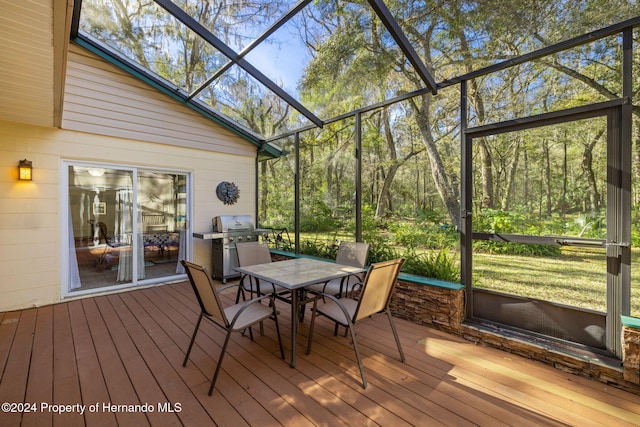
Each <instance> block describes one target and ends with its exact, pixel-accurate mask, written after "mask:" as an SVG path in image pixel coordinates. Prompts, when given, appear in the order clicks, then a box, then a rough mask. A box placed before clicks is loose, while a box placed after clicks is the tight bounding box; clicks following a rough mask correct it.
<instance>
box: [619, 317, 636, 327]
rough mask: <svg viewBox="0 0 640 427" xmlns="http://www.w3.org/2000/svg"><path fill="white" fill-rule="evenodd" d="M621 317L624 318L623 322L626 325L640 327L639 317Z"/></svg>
mask: <svg viewBox="0 0 640 427" xmlns="http://www.w3.org/2000/svg"><path fill="white" fill-rule="evenodd" d="M620 319H621V320H622V324H623V325H624V326H628V327H629V328H636V329H640V319H639V318H637V317H631V316H620Z"/></svg>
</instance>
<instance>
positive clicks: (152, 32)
mask: <svg viewBox="0 0 640 427" xmlns="http://www.w3.org/2000/svg"><path fill="white" fill-rule="evenodd" d="M74 17H75V19H74V23H73V27H72V31H71V32H72V39H73V41H74V42H75V43H78V44H80V45H82V46H84V47H86V48H88V49H90V50H91V51H93V52H95V53H97V54H98V55H100V56H102V57H103V58H105V59H107V60H109V61H111V62H112V63H114V64H116V65H118V66H120V67H122V68H123V69H124V70H126V71H128V72H130V73H132V74H134V75H136V76H138V77H139V78H141V79H143V80H145V81H146V82H148V83H149V84H151V85H153V86H154V87H156V88H157V89H159V90H161V91H163V92H164V93H166V94H167V95H168V96H171V97H173V98H174V99H176V100H179V101H180V102H183V103H184V104H185V105H187V106H189V107H191V108H193V109H194V110H196V111H198V112H200V113H202V114H203V115H205V116H207V117H209V118H211V119H212V120H215V121H217V122H218V123H220V124H222V125H223V126H225V127H227V128H228V129H231V130H232V131H234V132H236V133H238V134H239V135H241V136H242V137H244V138H246V139H247V140H249V141H251V142H253V143H254V144H255V145H256V147H257V151H258V160H259V161H258V162H257V164H256V167H257V172H258V173H257V175H258V183H257V188H258V197H257V203H256V206H257V211H256V213H255V214H256V217H257V220H258V223H259V226H260V227H271V228H273V229H274V234H273V236H277V239H275V238H274V239H273V240H272V243H273V245H274V246H277V247H278V248H279V249H282V250H285V251H289V252H295V253H302V254H308V255H316V256H323V257H327V258H332V257H333V256H335V250H336V247H337V242H339V241H340V240H354V241H355V240H358V241H361V240H363V241H367V242H369V243H371V245H372V249H371V254H370V259H369V261H370V262H373V261H378V260H382V259H388V258H391V257H395V256H405V257H406V258H407V262H406V263H405V272H406V273H413V274H417V275H424V276H430V277H436V278H439V279H444V280H449V281H456V282H457V281H460V282H461V283H462V284H464V285H465V287H466V292H467V304H466V317H467V318H468V319H479V320H481V321H487V322H495V323H497V324H500V325H506V326H509V327H513V328H517V329H521V330H526V331H529V332H530V333H532V334H535V335H543V336H548V337H553V338H557V339H560V340H564V341H568V342H571V343H574V344H576V345H578V346H586V347H589V348H593V349H596V350H597V351H600V352H602V353H604V354H607V355H611V356H614V357H620V355H621V348H620V338H619V337H620V327H621V326H620V315H621V314H622V315H629V314H631V315H635V316H640V286H639V285H638V283H640V273H638V269H637V268H634V266H635V265H637V260H640V252H639V249H638V245H639V244H640V210H639V208H640V192H639V191H638V184H639V183H640V107H638V91H639V90H640V74H639V72H638V67H637V64H639V63H640V50H639V49H638V40H639V32H638V31H639V30H638V26H639V25H640V5H638V2H637V1H635V0H634V1H628V0H626V1H622V0H620V1H618V0H609V1H586V2H574V1H563V0H553V1H552V0H542V1H538V0H536V1H522V0H513V1H511V0H493V1H491V0H487V1H480V2H477V1H395V0H394V1H388V0H387V1H383V0H367V1H364V0H363V1H353V2H343V1H322V0H320V1H313V2H312V1H310V0H303V1H299V2H294V1H262V0H256V1H213V0H182V1H173V2H172V1H169V0H156V1H133V0H111V1H107V0H83V1H76V2H75V14H74ZM634 65H635V66H634ZM176 177H177V178H178V179H179V176H178V175H176V176H174V177H173V178H174V179H175V178H176ZM172 209H173V208H172ZM139 270H140V271H144V270H145V269H144V266H142V267H140V268H139Z"/></svg>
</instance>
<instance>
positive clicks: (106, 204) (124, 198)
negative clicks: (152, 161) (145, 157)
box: [63, 162, 189, 294]
mask: <svg viewBox="0 0 640 427" xmlns="http://www.w3.org/2000/svg"><path fill="white" fill-rule="evenodd" d="M65 170H66V171H67V177H68V180H67V182H66V185H65V187H66V190H67V191H66V195H67V200H66V206H67V209H66V212H67V221H66V222H67V224H68V229H67V231H66V234H67V235H68V238H67V239H65V244H66V246H67V250H66V251H64V253H65V254H66V255H67V256H66V257H65V263H66V264H68V274H67V278H66V280H65V284H64V285H63V287H64V288H65V289H64V290H65V292H64V293H65V294H67V293H79V292H83V291H91V290H94V289H102V288H106V287H120V286H131V285H136V284H148V283H154V282H160V281H165V280H168V279H171V278H173V277H174V276H177V277H180V276H181V275H183V274H184V271H183V270H182V266H181V265H180V264H179V260H180V259H184V258H186V257H187V248H188V245H189V237H188V233H187V224H188V213H189V207H188V199H189V197H188V188H189V175H188V173H184V172H175V171H162V170H152V169H140V168H133V167H127V166H114V165H104V164H99V165H98V164H95V165H94V164H87V163H75V162H69V163H67V164H65ZM65 270H66V269H65Z"/></svg>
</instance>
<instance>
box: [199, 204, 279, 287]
mask: <svg viewBox="0 0 640 427" xmlns="http://www.w3.org/2000/svg"><path fill="white" fill-rule="evenodd" d="M211 222H212V225H213V232H211V233H194V237H197V238H200V239H207V240H208V239H211V244H212V247H213V255H212V256H213V259H212V261H213V263H212V266H213V272H212V274H213V278H214V279H220V280H221V281H222V283H225V282H226V281H227V279H229V278H232V277H239V276H240V274H239V273H236V271H235V270H234V268H235V267H237V266H238V253H237V251H236V242H250V241H256V240H258V239H260V236H265V235H267V234H268V230H264V229H258V228H255V225H254V223H253V219H252V217H251V215H222V216H217V217H215V218H213V219H212V221H211Z"/></svg>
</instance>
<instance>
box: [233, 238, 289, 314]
mask: <svg viewBox="0 0 640 427" xmlns="http://www.w3.org/2000/svg"><path fill="white" fill-rule="evenodd" d="M236 251H237V253H238V266H240V267H249V266H251V265H256V264H266V263H269V262H271V252H270V251H269V246H268V245H267V243H266V242H258V241H254V242H241V243H236ZM259 287H260V294H261V295H271V294H275V295H276V296H279V295H282V294H285V293H288V292H289V290H288V289H287V288H283V287H282V286H278V285H274V284H273V283H268V282H260V286H259ZM245 291H247V292H249V293H250V295H251V298H253V294H256V295H257V294H258V284H257V283H256V281H255V280H254V278H253V277H251V276H247V275H245V274H243V275H242V276H241V277H240V286H239V287H238V294H237V295H236V303H237V302H238V301H240V296H241V295H242V298H243V299H244V298H245V295H244V292H245Z"/></svg>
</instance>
